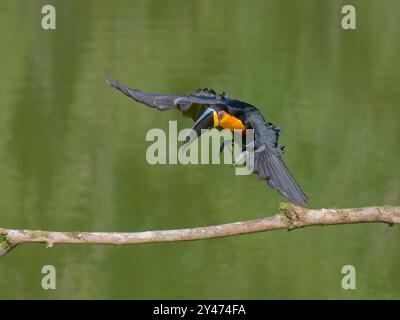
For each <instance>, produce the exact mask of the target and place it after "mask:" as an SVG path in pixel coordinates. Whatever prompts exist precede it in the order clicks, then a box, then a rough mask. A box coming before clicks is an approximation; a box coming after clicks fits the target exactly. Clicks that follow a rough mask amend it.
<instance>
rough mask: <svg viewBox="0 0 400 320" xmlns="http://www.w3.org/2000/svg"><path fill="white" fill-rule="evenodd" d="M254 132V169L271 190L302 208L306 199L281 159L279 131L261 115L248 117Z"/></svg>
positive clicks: (281, 148) (306, 201)
mask: <svg viewBox="0 0 400 320" xmlns="http://www.w3.org/2000/svg"><path fill="white" fill-rule="evenodd" d="M249 123H250V125H251V127H252V128H253V129H254V131H255V151H254V167H255V168H254V169H255V172H256V173H258V176H259V178H260V179H261V180H267V181H268V184H269V186H270V187H271V188H273V189H275V190H277V191H278V192H279V193H280V194H281V195H282V196H284V197H285V198H286V199H288V200H289V201H290V202H292V203H294V204H296V205H300V206H304V205H306V204H307V203H308V197H307V195H306V194H305V193H304V191H303V190H302V189H301V188H300V186H299V185H298V183H297V182H296V181H295V180H294V178H293V176H292V175H291V173H290V171H289V169H288V168H287V166H286V165H285V163H284V162H283V159H282V150H283V147H282V146H280V145H279V143H278V138H279V130H278V129H277V127H275V126H274V125H273V124H271V123H267V122H266V121H265V120H264V117H263V116H262V114H261V113H257V114H255V115H253V116H252V117H250V121H249Z"/></svg>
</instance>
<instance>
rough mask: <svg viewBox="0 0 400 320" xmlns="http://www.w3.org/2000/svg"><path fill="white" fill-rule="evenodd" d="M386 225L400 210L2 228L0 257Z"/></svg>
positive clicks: (293, 211) (285, 207) (288, 210)
mask: <svg viewBox="0 0 400 320" xmlns="http://www.w3.org/2000/svg"><path fill="white" fill-rule="evenodd" d="M366 222H383V223H387V224H389V225H394V224H400V207H397V206H381V207H366V208H350V209H336V208H332V209H318V210H313V209H306V208H302V207H298V206H294V205H291V204H286V203H284V204H281V206H280V213H278V214H276V215H274V216H269V217H264V218H259V219H254V220H247V221H241V222H233V223H227V224H221V225H214V226H207V227H197V228H188V229H177V230H155V231H143V232H52V231H40V230H16V229H5V228H0V235H1V236H2V238H3V240H2V241H1V238H0V256H3V255H5V254H7V253H8V252H10V251H11V250H12V249H14V248H15V247H16V246H17V245H19V244H21V243H25V242H35V243H46V244H47V247H49V248H50V247H52V246H53V245H54V244H112V245H126V244H139V243H154V242H172V241H189V240H203V239H212V238H220V237H228V236H235V235H240V234H248V233H254V232H261V231H271V230H278V229H287V230H292V229H296V228H303V227H308V226H316V225H320V226H322V225H335V224H354V223H366Z"/></svg>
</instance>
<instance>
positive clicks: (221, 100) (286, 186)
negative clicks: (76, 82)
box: [106, 78, 308, 205]
mask: <svg viewBox="0 0 400 320" xmlns="http://www.w3.org/2000/svg"><path fill="white" fill-rule="evenodd" d="M106 82H107V83H108V84H109V85H110V86H112V87H114V88H116V89H118V90H120V91H121V92H123V93H124V94H125V95H127V96H129V97H131V98H132V99H133V100H135V101H137V102H140V103H143V104H145V105H147V106H149V107H152V108H156V109H158V110H161V111H165V110H170V109H174V108H177V109H178V110H179V111H181V112H182V113H183V115H184V116H187V117H191V118H192V119H193V120H194V121H196V120H197V119H198V118H199V116H200V115H201V114H202V113H203V112H204V111H205V110H206V109H207V108H209V107H212V108H213V109H214V110H216V111H219V110H224V111H226V112H227V113H228V114H230V115H232V116H234V117H236V118H237V119H240V120H241V121H242V123H243V124H244V125H245V127H246V128H252V129H254V132H255V141H254V172H255V173H257V174H258V176H259V178H260V179H261V180H267V182H268V184H269V185H270V187H271V188H273V189H275V190H277V191H278V192H279V193H280V194H281V195H282V196H284V197H285V198H287V199H288V200H289V201H290V202H292V203H294V204H297V205H306V204H307V202H308V198H307V195H306V194H305V193H304V192H303V190H302V189H301V188H300V186H299V185H298V184H297V182H296V181H295V180H294V178H293V176H292V175H291V173H290V172H289V170H288V168H287V167H286V165H285V163H284V162H283V159H282V153H283V146H281V145H280V144H279V134H280V128H279V127H277V126H275V125H274V124H272V123H270V122H267V121H266V120H265V119H264V116H263V114H262V113H261V111H260V110H259V109H257V108H256V107H255V106H253V105H251V104H248V103H246V102H243V101H239V100H233V99H230V98H229V97H228V96H227V95H226V94H225V93H223V94H216V93H215V91H214V90H212V89H207V88H206V89H199V90H197V91H196V92H195V93H193V94H181V95H171V94H158V93H145V92H142V91H139V90H136V89H132V88H129V87H126V86H124V85H122V84H120V83H119V82H118V81H116V80H115V79H113V78H107V79H106Z"/></svg>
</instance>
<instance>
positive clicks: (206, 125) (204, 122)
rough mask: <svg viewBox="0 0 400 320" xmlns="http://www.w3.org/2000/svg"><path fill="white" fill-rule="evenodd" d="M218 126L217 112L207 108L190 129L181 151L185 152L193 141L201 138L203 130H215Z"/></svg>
mask: <svg viewBox="0 0 400 320" xmlns="http://www.w3.org/2000/svg"><path fill="white" fill-rule="evenodd" d="M218 125H219V120H218V115H217V112H216V111H215V110H214V109H213V108H208V109H207V110H206V111H204V112H203V113H202V114H201V116H200V117H199V118H198V119H197V120H196V122H195V123H194V125H193V127H192V128H191V129H190V131H189V133H188V135H187V136H186V140H185V143H184V144H183V145H182V149H183V150H186V149H187V148H188V147H189V145H190V144H191V143H192V142H193V141H194V140H196V139H197V138H198V137H200V136H201V134H202V133H203V132H204V131H203V130H206V129H211V128H215V127H218Z"/></svg>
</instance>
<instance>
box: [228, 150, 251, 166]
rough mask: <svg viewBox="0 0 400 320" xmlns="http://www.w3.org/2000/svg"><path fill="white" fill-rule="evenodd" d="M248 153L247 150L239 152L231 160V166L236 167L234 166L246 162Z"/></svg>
mask: <svg viewBox="0 0 400 320" xmlns="http://www.w3.org/2000/svg"><path fill="white" fill-rule="evenodd" d="M249 155H250V153H249V151H247V150H245V151H243V152H241V153H240V154H239V155H238V156H237V157H236V159H235V160H234V161H233V163H232V167H236V166H241V165H243V164H245V163H246V161H247V159H248V157H249Z"/></svg>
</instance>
